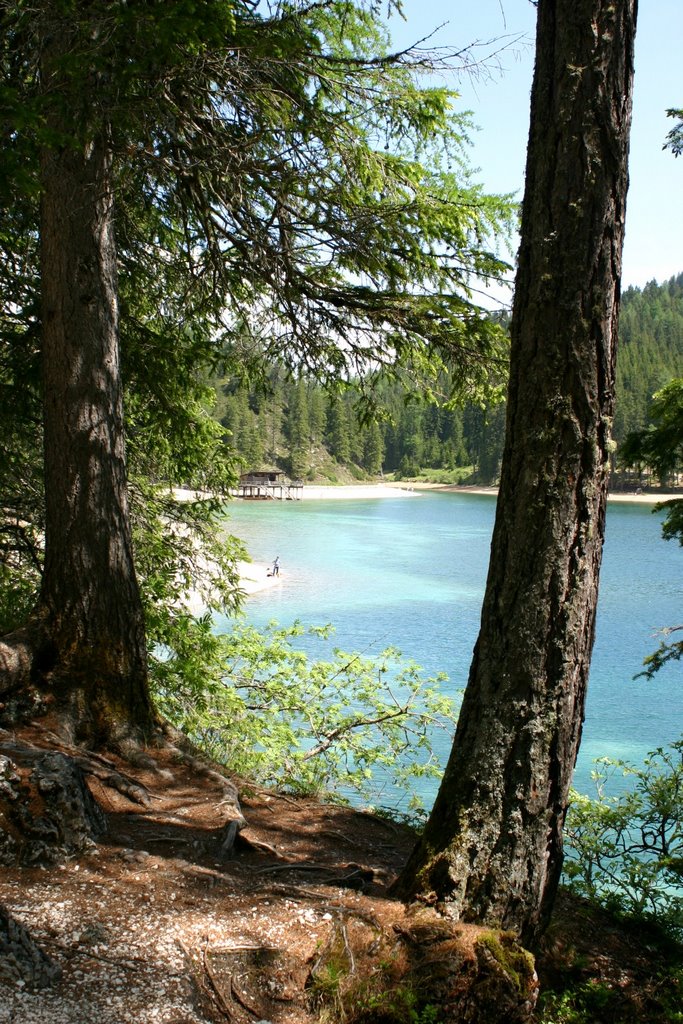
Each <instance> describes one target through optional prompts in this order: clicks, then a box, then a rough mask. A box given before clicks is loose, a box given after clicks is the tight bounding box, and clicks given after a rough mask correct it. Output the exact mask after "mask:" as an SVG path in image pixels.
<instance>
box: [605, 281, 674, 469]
mask: <svg viewBox="0 0 683 1024" xmlns="http://www.w3.org/2000/svg"><path fill="white" fill-rule="evenodd" d="M673 377H683V274H678V275H677V276H676V277H672V278H671V279H670V280H668V281H666V282H664V283H662V284H657V282H656V281H650V282H649V283H648V284H647V285H645V287H644V288H633V287H631V288H627V289H626V290H625V291H624V293H623V295H622V298H621V307H620V312H619V359H618V362H617V387H616V403H615V413H614V423H613V426H612V434H613V437H614V439H615V440H616V442H617V445H618V448H617V452H618V454H621V446H622V444H623V442H624V441H625V439H626V437H627V435H628V434H630V433H633V432H635V431H640V430H643V429H645V428H646V427H647V425H648V423H649V422H650V419H649V409H650V402H651V400H652V396H653V394H654V393H655V392H656V391H659V390H660V389H661V388H662V387H664V386H665V385H666V384H667V382H668V381H670V380H671V379H672V378H673ZM623 465H624V464H623V461H622V460H621V459H620V460H619V467H620V469H619V476H618V477H617V480H618V479H619V478H620V477H621V474H622V473H623ZM624 482H625V483H628V482H629V479H628V477H627V478H626V479H625V480H624Z"/></svg>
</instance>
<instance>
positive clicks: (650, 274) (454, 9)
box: [392, 0, 683, 287]
mask: <svg viewBox="0 0 683 1024" xmlns="http://www.w3.org/2000/svg"><path fill="white" fill-rule="evenodd" d="M403 7H404V13H405V16H406V21H405V22H398V21H396V20H393V21H392V26H393V28H392V38H393V40H394V44H395V46H396V47H397V48H400V47H403V46H406V45H407V44H408V43H410V42H413V41H416V40H419V39H422V38H423V37H424V36H425V35H427V34H428V33H430V32H432V31H433V30H434V29H436V28H437V27H438V26H439V25H442V24H443V23H444V22H447V23H448V24H445V25H444V26H443V27H442V28H440V29H439V31H438V32H437V33H436V35H435V36H434V37H433V38H432V39H430V41H429V44H426V45H430V46H442V47H447V48H455V49H461V48H462V47H464V46H466V45H467V44H469V43H473V42H477V41H479V42H481V43H488V42H489V41H491V40H495V39H498V38H500V41H501V43H503V42H505V39H503V38H502V37H507V39H508V40H510V39H513V38H515V37H517V36H523V37H525V39H526V42H525V41H521V42H518V43H516V44H514V45H513V46H511V47H510V49H509V50H507V51H504V52H501V53H500V54H499V56H498V58H497V59H498V62H499V63H500V65H501V68H500V70H499V71H496V70H495V62H494V67H493V68H492V70H491V73H490V74H482V75H480V76H479V77H478V78H472V77H468V76H464V77H461V78H459V79H457V80H453V82H452V87H453V88H455V89H457V91H458V92H460V94H461V96H462V104H463V107H462V109H465V110H471V111H472V113H473V120H474V123H475V124H476V125H477V126H478V127H479V129H480V131H478V132H476V133H474V135H473V140H472V141H473V143H474V145H473V148H472V150H471V162H472V164H473V165H474V166H475V167H479V168H480V169H481V171H480V174H479V175H478V178H479V180H480V181H481V182H483V184H484V185H485V187H486V189H487V190H488V191H491V192H505V193H507V192H515V193H517V194H518V196H519V198H520V200H521V197H522V192H523V180H524V166H525V160H526V143H527V136H528V131H529V94H530V90H531V79H532V74H533V63H534V36H535V19H536V8H535V7H534V6H533V4H531V3H530V0H403ZM497 45H500V43H499V44H493V45H490V46H482V47H481V48H480V50H478V51H477V52H481V54H482V56H483V55H486V54H487V53H489V52H493V51H494V50H495V49H496V46H497ZM682 54H683V2H682V0H640V4H639V13H638V30H637V35H636V61H635V68H636V70H635V85H634V104H633V128H632V133H631V159H630V179H631V184H630V188H629V195H628V201H627V213H626V242H625V246H624V262H623V277H622V286H623V287H627V286H628V285H638V286H641V287H642V286H643V285H645V284H646V283H647V282H648V281H651V280H653V279H656V280H657V281H659V282H662V281H666V280H668V279H669V278H670V277H672V276H673V275H674V274H678V273H681V272H682V271H683V157H678V159H675V158H674V156H673V154H672V153H671V152H670V151H668V150H667V151H666V152H664V151H663V150H662V145H663V143H664V139H665V136H666V134H667V132H668V131H669V129H670V128H671V127H673V124H674V122H673V120H672V119H671V118H667V117H666V109H667V108H668V107H679V108H680V107H683V57H682ZM449 84H451V82H450V81H449Z"/></svg>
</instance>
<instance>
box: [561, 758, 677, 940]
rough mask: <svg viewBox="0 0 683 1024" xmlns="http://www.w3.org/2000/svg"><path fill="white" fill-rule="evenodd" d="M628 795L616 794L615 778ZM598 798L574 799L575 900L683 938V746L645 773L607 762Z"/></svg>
mask: <svg viewBox="0 0 683 1024" xmlns="http://www.w3.org/2000/svg"><path fill="white" fill-rule="evenodd" d="M619 777H621V778H623V779H624V780H625V781H626V784H627V788H626V789H625V790H624V791H622V792H617V793H616V794H613V793H610V792H609V788H610V785H613V784H614V783H615V782H616V779H617V778H619ZM593 779H594V781H595V786H596V797H595V798H591V797H589V796H586V795H580V794H578V793H576V792H572V795H571V803H570V807H569V812H568V815H567V822H566V835H567V839H568V846H567V850H566V855H565V867H564V870H565V877H566V879H567V880H568V882H569V885H570V887H571V888H572V889H574V890H575V891H576V892H578V893H580V894H581V895H583V896H587V897H589V898H590V899H596V900H598V901H599V902H602V903H604V904H606V905H608V906H609V907H611V908H612V909H615V910H617V911H619V912H621V913H624V914H627V915H630V916H635V917H640V918H642V919H646V920H649V921H653V922H655V923H656V924H657V925H659V926H661V927H664V928H668V929H670V930H671V932H672V933H673V934H675V935H676V936H677V937H678V938H679V939H680V937H681V936H682V935H683V740H680V741H678V742H677V743H674V744H672V745H671V747H670V748H668V749H662V748H660V749H658V750H656V751H654V752H652V753H651V754H649V755H648V757H647V758H646V759H645V761H644V764H643V766H642V767H634V766H633V765H630V764H628V763H626V762H623V761H617V760H610V759H608V758H602V759H600V760H599V761H598V762H597V767H596V769H595V771H594V772H593Z"/></svg>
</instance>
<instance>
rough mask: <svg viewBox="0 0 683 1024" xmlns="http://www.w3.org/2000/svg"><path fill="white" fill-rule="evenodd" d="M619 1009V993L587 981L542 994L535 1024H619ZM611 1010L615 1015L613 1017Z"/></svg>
mask: <svg viewBox="0 0 683 1024" xmlns="http://www.w3.org/2000/svg"><path fill="white" fill-rule="evenodd" d="M620 1009H621V1000H620V998H619V993H618V992H615V991H614V989H613V988H612V987H611V986H610V985H607V984H605V983H603V982H593V981H589V982H585V983H583V984H581V985H576V986H573V987H571V988H570V989H568V990H567V991H564V992H553V991H546V992H542V993H541V999H540V1003H539V1016H538V1024H596V1022H597V1021H614V1022H615V1024H617V1022H618V1024H621V1019H622V1018H621V1015H620V1014H619V1010H620ZM614 1011H616V1012H617V1014H618V1015H617V1016H616V1017H615V1015H614ZM672 1020H673V1018H672ZM624 1024H625V1022H624Z"/></svg>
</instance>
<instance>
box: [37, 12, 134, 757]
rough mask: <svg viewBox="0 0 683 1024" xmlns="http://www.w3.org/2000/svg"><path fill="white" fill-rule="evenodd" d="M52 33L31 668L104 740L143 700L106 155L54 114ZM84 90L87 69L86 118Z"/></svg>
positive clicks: (62, 46) (59, 108)
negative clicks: (40, 512)
mask: <svg viewBox="0 0 683 1024" xmlns="http://www.w3.org/2000/svg"><path fill="white" fill-rule="evenodd" d="M59 28H60V26H59V22H57V23H56V27H55V26H49V27H48V31H47V32H46V37H47V38H46V47H45V58H44V74H43V78H44V89H45V92H46V94H48V93H49V95H50V98H51V104H50V106H49V108H48V109H49V110H50V112H51V116H52V118H53V123H52V125H51V127H52V128H53V129H54V131H55V135H56V136H57V137H58V138H59V136H60V135H61V136H62V137H63V136H64V135H68V134H69V130H70V129H71V133H72V135H73V134H74V133H75V135H76V137H75V138H73V137H72V138H71V139H70V140H69V141H65V142H62V143H60V144H56V145H55V146H54V147H51V148H45V150H44V152H43V155H42V161H41V175H42V205H41V281H42V301H43V386H44V426H45V495H46V533H45V569H44V577H43V585H42V590H41V594H40V603H39V618H40V620H41V623H42V627H43V632H44V636H45V642H44V643H43V645H42V650H41V652H40V656H39V658H38V660H37V663H36V665H34V669H35V668H37V669H38V670H39V671H40V672H41V673H42V675H43V676H44V678H45V679H46V681H47V683H48V685H49V688H50V690H51V691H52V693H53V695H54V696H55V697H56V698H57V700H58V702H59V703H60V704H61V705H63V706H64V707H65V708H67V707H68V708H69V709H70V710H71V712H72V714H73V715H74V716H75V719H76V720H77V722H78V724H79V725H80V726H82V728H83V731H84V733H85V734H86V735H87V736H88V737H89V738H90V739H94V740H98V739H101V740H106V739H107V738H111V737H112V736H114V735H116V734H119V733H125V732H133V731H135V730H140V731H144V730H146V729H148V728H149V727H150V725H151V722H152V709H151V704H150V700H149V695H148V690H147V655H146V640H145V629H144V618H143V611H142V604H141V600H140V593H139V589H138V584H137V580H136V575H135V569H134V564H133V552H132V540H131V527H130V518H129V510H128V496H127V483H126V460H125V451H124V431H123V412H122V387H121V375H120V368H119V336H118V309H117V278H116V245H115V239H114V224H113V192H112V183H111V165H112V157H111V151H110V146H109V144H108V138H107V134H108V133H107V129H106V125H104V126H102V125H97V123H96V125H95V128H94V129H93V130H92V131H90V132H88V131H85V132H84V131H83V130H82V129H83V125H82V123H78V120H77V117H72V116H71V114H72V111H69V112H68V113H69V118H68V119H67V115H66V114H65V113H64V109H67V110H68V105H69V103H70V102H73V101H74V100H73V97H70V96H69V92H68V79H67V75H68V70H67V71H64V70H61V69H62V68H63V67H64V65H63V64H62V61H63V59H64V54H65V53H66V52H67V49H66V41H65V38H64V35H63V33H60V31H59ZM97 85H98V81H97V76H96V75H95V74H93V81H92V87H93V96H92V97H87V98H85V102H86V108H87V109H88V110H89V113H90V114H91V116H92V113H93V111H94V112H96V113H99V112H97V107H96V105H97V99H96V95H97ZM60 93H61V96H62V101H63V102H62V104H61V105H60ZM78 102H80V99H79V100H78ZM74 123H75V124H76V125H77V127H76V129H75V131H74V128H73V125H74ZM79 136H80V137H79Z"/></svg>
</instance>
